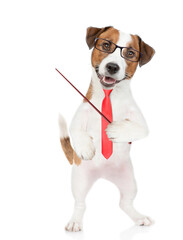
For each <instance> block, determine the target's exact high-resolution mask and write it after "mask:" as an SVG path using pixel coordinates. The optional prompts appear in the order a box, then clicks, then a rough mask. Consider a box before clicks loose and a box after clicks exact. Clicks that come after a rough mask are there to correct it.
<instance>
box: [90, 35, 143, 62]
mask: <svg viewBox="0 0 183 240" xmlns="http://www.w3.org/2000/svg"><path fill="white" fill-rule="evenodd" d="M98 39H101V40H105V41H107V42H110V43H112V44H114V45H115V48H114V50H113V51H112V52H107V51H105V50H101V49H99V48H97V47H96V43H97V40H98ZM94 47H95V48H96V49H97V50H99V51H101V52H104V53H109V54H111V53H113V52H114V51H115V50H116V48H119V49H120V50H121V51H120V56H121V57H122V58H124V59H126V60H128V61H130V62H139V60H140V59H141V57H142V55H143V53H141V52H139V51H137V50H136V49H134V48H132V47H120V46H118V45H117V44H115V43H113V42H112V41H110V40H107V39H105V38H95V43H94ZM124 48H126V49H132V50H133V51H135V52H137V53H139V58H138V60H137V61H133V60H130V59H129V58H125V57H123V55H122V50H123V49H124Z"/></svg>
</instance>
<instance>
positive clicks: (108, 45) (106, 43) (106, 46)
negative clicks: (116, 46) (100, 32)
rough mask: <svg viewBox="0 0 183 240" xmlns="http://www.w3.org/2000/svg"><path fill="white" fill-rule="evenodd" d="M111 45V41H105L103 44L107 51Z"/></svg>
mask: <svg viewBox="0 0 183 240" xmlns="http://www.w3.org/2000/svg"><path fill="white" fill-rule="evenodd" d="M110 46H111V44H110V43H109V42H104V43H103V44H102V48H103V50H105V51H110Z"/></svg>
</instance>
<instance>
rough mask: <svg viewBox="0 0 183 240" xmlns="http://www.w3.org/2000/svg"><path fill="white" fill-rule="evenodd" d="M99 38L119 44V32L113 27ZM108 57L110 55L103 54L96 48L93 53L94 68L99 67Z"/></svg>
mask: <svg viewBox="0 0 183 240" xmlns="http://www.w3.org/2000/svg"><path fill="white" fill-rule="evenodd" d="M99 38H104V39H107V40H110V41H112V42H113V43H117V42H118V39H119V31H118V30H117V29H115V28H113V27H111V28H109V29H108V30H107V31H105V32H103V33H101V34H100V35H99ZM107 56H108V53H104V52H101V51H99V50H97V49H95V48H94V50H93V52H92V66H93V67H96V66H99V65H100V63H101V61H102V60H103V59H104V58H105V57H107Z"/></svg>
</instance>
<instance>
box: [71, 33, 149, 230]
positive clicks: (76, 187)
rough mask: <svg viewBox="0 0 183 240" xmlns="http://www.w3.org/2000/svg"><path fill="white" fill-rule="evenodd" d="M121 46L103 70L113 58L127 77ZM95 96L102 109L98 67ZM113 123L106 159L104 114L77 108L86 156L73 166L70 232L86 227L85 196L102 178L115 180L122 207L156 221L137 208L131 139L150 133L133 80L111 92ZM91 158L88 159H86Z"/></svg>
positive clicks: (77, 146)
mask: <svg viewBox="0 0 183 240" xmlns="http://www.w3.org/2000/svg"><path fill="white" fill-rule="evenodd" d="M130 39H131V37H130V35H125V34H123V33H120V39H119V42H118V43H117V44H118V45H120V46H126V44H127V42H128V41H129V40H130ZM117 50H119V49H116V51H115V52H114V53H113V54H110V55H109V56H108V57H106V58H105V59H104V60H103V61H102V63H101V64H100V68H99V71H100V73H101V74H102V73H104V72H103V71H105V67H104V66H105V64H106V63H107V62H110V61H113V62H117V63H118V64H119V66H120V72H119V73H118V76H117V77H118V78H119V79H121V78H123V76H124V72H125V71H124V70H125V67H126V63H125V61H124V59H122V58H121V57H120V54H119V51H117ZM92 71H93V72H92V84H93V95H92V99H91V102H92V103H93V104H94V105H95V106H96V107H97V108H98V109H101V104H102V101H103V98H104V92H103V89H102V86H101V84H100V81H99V79H98V77H97V75H96V72H95V69H93V70H92ZM110 99H111V104H112V110H113V123H111V124H109V125H108V127H107V130H106V131H107V135H108V137H109V138H111V140H112V141H113V154H112V155H111V157H110V158H109V159H108V160H106V159H105V158H104V157H103V155H102V154H101V116H100V115H99V114H98V113H97V112H96V111H95V110H94V109H93V108H92V107H91V106H90V105H89V104H88V103H82V104H81V105H80V107H79V109H78V110H77V112H76V114H75V116H74V118H73V120H72V123H71V127H70V133H71V138H72V143H73V147H74V150H75V151H76V153H77V154H78V156H79V157H81V158H82V159H83V161H82V163H81V165H79V166H76V165H73V169H72V192H73V196H74V198H75V208H74V213H73V216H72V218H71V220H70V221H69V223H68V225H67V226H66V230H68V231H79V230H81V229H82V219H83V214H84V211H85V198H86V195H87V193H88V191H89V190H90V188H91V187H92V185H93V184H94V182H95V181H96V180H97V179H99V178H105V179H108V180H110V181H111V182H113V183H114V184H115V185H116V186H117V187H118V189H119V192H120V196H121V197H120V207H121V209H123V210H124V211H125V212H126V213H127V214H128V215H129V217H130V218H131V219H132V220H133V221H134V222H135V223H136V224H137V225H150V224H151V223H152V220H151V219H150V218H149V217H146V216H144V215H142V214H140V213H138V212H137V211H136V210H135V209H134V207H133V200H134V198H135V195H136V191H137V190H136V183H135V179H134V174H133V167H132V164H131V160H130V155H129V152H130V146H131V145H129V144H128V142H130V141H135V140H138V139H141V138H143V137H145V136H146V135H147V133H148V129H147V125H146V123H145V120H144V118H143V116H142V114H141V112H140V110H139V108H138V107H137V105H136V103H135V101H134V99H133V97H132V94H131V90H130V80H124V81H121V82H120V83H118V84H117V85H116V86H115V87H114V89H113V91H112V93H111V94H110ZM88 159H89V160H90V161H84V160H88Z"/></svg>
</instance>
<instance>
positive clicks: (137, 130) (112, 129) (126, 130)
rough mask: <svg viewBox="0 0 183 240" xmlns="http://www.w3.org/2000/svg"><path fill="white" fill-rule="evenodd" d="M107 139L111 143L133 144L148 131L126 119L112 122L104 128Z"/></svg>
mask: <svg viewBox="0 0 183 240" xmlns="http://www.w3.org/2000/svg"><path fill="white" fill-rule="evenodd" d="M106 133H107V136H108V138H109V139H110V140H111V141H113V142H116V143H117V142H133V141H136V140H138V139H141V138H144V137H146V136H147V135H148V129H147V128H146V127H144V126H141V125H139V124H138V123H135V122H131V121H129V120H128V119H126V120H123V121H121V122H112V123H110V124H109V125H108V126H107V128H106Z"/></svg>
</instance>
